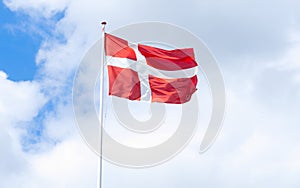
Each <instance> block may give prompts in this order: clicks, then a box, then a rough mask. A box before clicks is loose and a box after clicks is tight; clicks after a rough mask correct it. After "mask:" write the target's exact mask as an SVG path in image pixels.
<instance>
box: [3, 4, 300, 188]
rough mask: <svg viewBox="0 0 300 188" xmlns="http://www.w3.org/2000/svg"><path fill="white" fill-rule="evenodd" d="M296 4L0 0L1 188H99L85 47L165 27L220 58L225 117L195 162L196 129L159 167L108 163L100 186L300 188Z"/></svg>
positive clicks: (299, 70) (200, 133) (299, 27)
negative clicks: (117, 32) (83, 87)
mask: <svg viewBox="0 0 300 188" xmlns="http://www.w3.org/2000/svg"><path fill="white" fill-rule="evenodd" d="M299 7H300V4H299V2H298V1H296V0H288V1H276V0H275V1H271V0H265V1H258V0H244V1H238V0H218V1H202V0H200V1H196V0H188V1H179V0H174V1H172V3H170V2H169V1H159V0H153V1H138V0H129V1H127V2H126V4H124V1H121V0H110V1H95V0H85V1H83V0H77V1H70V0H52V1H47V0H26V1H25V0H4V1H1V3H0V13H1V14H0V15H1V17H0V18H1V19H0V36H1V43H0V50H1V53H0V129H1V131H0V150H1V154H0V187H4V188H5V187H11V188H15V187H22V188H35V187H36V188H40V187H45V188H47V187H49V188H50V187H51V188H52V187H56V188H65V187H74V188H82V187H96V183H97V156H96V155H95V154H94V153H93V152H92V151H91V150H90V149H89V147H88V146H87V145H86V144H85V142H84V141H83V140H82V138H81V136H80V133H79V131H78V129H77V127H76V121H75V118H74V114H73V106H72V84H73V78H74V75H75V72H76V70H77V67H78V65H79V63H80V61H81V59H82V58H83V56H84V54H85V53H86V52H87V50H88V49H89V48H90V47H91V46H92V45H93V44H94V43H95V42H96V41H97V40H98V39H99V38H100V24H99V23H100V22H101V21H102V20H106V21H107V22H108V25H107V30H108V31H112V30H114V29H117V28H119V27H122V26H124V25H128V24H132V23H138V22H145V21H159V22H167V23H171V24H175V25H178V26H180V27H183V28H185V29H187V30H189V31H190V32H192V33H193V34H195V35H196V36H198V37H199V38H201V39H202V40H203V41H204V42H205V43H206V45H207V46H208V47H209V48H210V50H211V51H212V52H213V54H214V56H215V58H216V59H217V61H218V64H219V66H220V69H221V70H222V73H223V76H224V81H225V86H226V97H227V101H226V103H227V104H226V105H227V109H226V117H225V119H224V123H223V128H222V131H221V132H220V134H219V136H218V138H217V140H216V142H215V144H214V145H213V147H212V148H211V149H210V150H208V151H207V152H206V153H204V154H201V155H200V154H199V152H198V149H199V144H200V140H201V138H202V136H203V133H204V131H203V129H204V128H205V127H200V129H199V130H198V131H197V133H196V134H195V136H194V137H193V139H192V140H191V143H190V144H189V145H188V146H187V147H186V148H185V149H184V150H183V151H182V152H181V153H180V154H179V155H177V156H176V157H175V158H173V159H172V160H170V161H168V162H166V163H164V164H162V165H160V166H156V167H153V168H147V169H129V168H123V167H119V166H115V165H113V164H110V163H108V162H105V163H104V187H121V186H122V187H128V188H129V187H130V188H137V187H145V188H148V187H149V188H150V187H173V188H179V187H189V188H198V187H212V188H219V187H222V188H223V187H225V188H226V187H230V188H232V187H246V188H247V187H249V188H250V187H251V188H252V187H258V188H262V187H274V188H286V187H290V188H294V187H295V188H296V187H299V186H300V182H299V176H300V162H299V158H300V147H299V146H300V138H299V131H300V128H299V122H300V117H299V110H300V109H299V108H300V100H299V98H300V89H299V88H300V87H299V86H300V55H299V51H300V10H298V9H299Z"/></svg>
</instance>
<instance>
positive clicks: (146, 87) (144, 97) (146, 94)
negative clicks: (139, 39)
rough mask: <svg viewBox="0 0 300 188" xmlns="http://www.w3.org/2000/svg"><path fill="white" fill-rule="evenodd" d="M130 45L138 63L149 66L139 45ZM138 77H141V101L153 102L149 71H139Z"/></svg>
mask: <svg viewBox="0 0 300 188" xmlns="http://www.w3.org/2000/svg"><path fill="white" fill-rule="evenodd" d="M128 45H129V46H130V47H131V48H132V49H133V50H134V52H135V55H136V58H137V62H136V63H142V64H144V65H147V63H146V58H145V56H143V55H142V54H141V53H140V51H139V50H138V45H137V44H134V43H129V44H128ZM145 67H146V66H145ZM138 76H139V79H140V85H141V101H147V102H151V99H152V95H151V88H150V84H149V75H148V74H147V70H144V71H139V72H138Z"/></svg>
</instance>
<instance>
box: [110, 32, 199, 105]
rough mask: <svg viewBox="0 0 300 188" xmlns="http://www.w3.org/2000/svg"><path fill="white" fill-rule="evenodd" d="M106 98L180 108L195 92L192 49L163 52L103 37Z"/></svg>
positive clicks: (150, 47)
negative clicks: (170, 104)
mask: <svg viewBox="0 0 300 188" xmlns="http://www.w3.org/2000/svg"><path fill="white" fill-rule="evenodd" d="M105 53H106V61H107V65H108V66H107V69H108V75H109V95H113V96H118V97H122V98H127V99H130V100H140V101H148V102H161V103H172V104H181V103H185V102H188V101H189V100H190V99H191V96H192V94H193V93H194V92H195V91H196V90H197V89H196V86H197V66H198V65H197V62H196V61H195V55H194V50H193V48H184V49H174V50H165V49H161V48H157V47H152V46H147V45H143V44H133V43H129V42H128V41H126V40H124V39H121V38H118V37H116V36H113V35H110V34H107V33H106V34H105Z"/></svg>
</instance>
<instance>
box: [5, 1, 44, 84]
mask: <svg viewBox="0 0 300 188" xmlns="http://www.w3.org/2000/svg"><path fill="white" fill-rule="evenodd" d="M0 14H1V19H0V25H1V27H0V36H1V43H0V50H1V54H0V62H1V63H0V69H1V70H4V71H5V72H6V73H7V74H8V75H9V77H10V79H11V80H14V81H18V80H32V79H33V78H34V75H35V73H36V69H37V68H36V64H35V56H36V53H37V51H38V49H39V46H40V44H41V41H42V38H41V37H40V36H37V35H31V34H30V33H26V32H24V31H22V30H20V29H19V28H18V27H17V26H18V25H20V24H21V23H22V22H24V20H26V17H27V16H26V15H24V14H22V13H13V12H11V11H10V10H9V9H8V8H7V7H6V6H5V5H4V4H3V3H2V2H1V3H0Z"/></svg>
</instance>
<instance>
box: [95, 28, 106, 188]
mask: <svg viewBox="0 0 300 188" xmlns="http://www.w3.org/2000/svg"><path fill="white" fill-rule="evenodd" d="M101 24H102V31H101V32H102V46H101V48H102V62H101V66H100V93H99V97H100V98H99V121H100V128H99V129H100V131H99V137H100V138H99V142H100V143H99V146H100V148H99V149H100V151H99V161H98V173H99V175H98V186H97V187H98V188H102V184H103V179H102V176H103V166H102V165H103V160H102V154H103V121H104V120H103V117H104V115H103V80H104V64H105V25H106V22H102V23H101Z"/></svg>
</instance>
